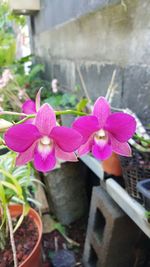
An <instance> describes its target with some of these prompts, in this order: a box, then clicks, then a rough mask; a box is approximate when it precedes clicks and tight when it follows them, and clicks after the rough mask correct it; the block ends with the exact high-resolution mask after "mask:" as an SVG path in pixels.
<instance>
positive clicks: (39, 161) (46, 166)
mask: <svg viewBox="0 0 150 267" xmlns="http://www.w3.org/2000/svg"><path fill="white" fill-rule="evenodd" d="M55 164H56V158H55V154H54V150H52V151H51V152H50V153H49V154H47V155H45V154H42V153H41V152H39V151H38V147H36V148H35V153H34V166H35V168H36V170H38V171H40V172H48V171H50V170H52V169H53V168H54V167H55Z"/></svg>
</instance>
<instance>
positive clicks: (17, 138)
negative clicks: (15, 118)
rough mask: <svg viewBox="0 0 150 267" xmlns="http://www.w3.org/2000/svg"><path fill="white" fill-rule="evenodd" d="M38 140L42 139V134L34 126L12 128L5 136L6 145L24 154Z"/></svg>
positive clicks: (21, 125) (26, 125)
mask: <svg viewBox="0 0 150 267" xmlns="http://www.w3.org/2000/svg"><path fill="white" fill-rule="evenodd" d="M38 138H40V133H39V131H38V129H37V128H36V126H34V125H32V124H19V125H15V126H12V127H11V128H9V130H8V131H7V132H6V133H5V136H4V139H5V143H6V145H7V146H8V147H9V148H10V149H12V150H14V151H16V152H24V151H25V150H27V149H28V148H29V147H30V146H31V145H32V144H33V143H34V142H35V141H36V140H37V139H38Z"/></svg>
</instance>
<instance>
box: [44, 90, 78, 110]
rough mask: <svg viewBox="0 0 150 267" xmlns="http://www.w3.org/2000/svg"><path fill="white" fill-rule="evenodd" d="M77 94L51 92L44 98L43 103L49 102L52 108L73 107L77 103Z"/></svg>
mask: <svg viewBox="0 0 150 267" xmlns="http://www.w3.org/2000/svg"><path fill="white" fill-rule="evenodd" d="M77 102H78V101H77V96H76V95H75V94H72V93H64V94H62V93H57V94H52V95H51V96H50V97H49V98H47V99H45V100H44V103H48V104H50V105H51V106H52V107H54V108H59V107H61V108H73V107H75V106H76V104H77Z"/></svg>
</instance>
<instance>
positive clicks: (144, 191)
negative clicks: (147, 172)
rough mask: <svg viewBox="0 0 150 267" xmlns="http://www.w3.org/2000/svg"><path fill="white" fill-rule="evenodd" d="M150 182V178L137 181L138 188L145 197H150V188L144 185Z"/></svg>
mask: <svg viewBox="0 0 150 267" xmlns="http://www.w3.org/2000/svg"><path fill="white" fill-rule="evenodd" d="M148 183H150V179H144V180H142V181H139V182H138V183H137V186H136V187H137V190H138V191H139V192H140V193H141V194H142V195H143V196H145V197H147V198H149V199H150V190H148V189H146V188H145V187H144V185H146V184H148Z"/></svg>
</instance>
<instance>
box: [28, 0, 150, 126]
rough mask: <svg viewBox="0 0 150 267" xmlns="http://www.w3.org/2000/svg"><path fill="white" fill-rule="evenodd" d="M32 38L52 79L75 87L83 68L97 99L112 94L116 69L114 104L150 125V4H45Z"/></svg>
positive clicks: (100, 0) (71, 0)
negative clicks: (79, 72)
mask: <svg viewBox="0 0 150 267" xmlns="http://www.w3.org/2000/svg"><path fill="white" fill-rule="evenodd" d="M32 33H33V43H34V53H35V54H36V55H37V56H38V60H39V61H40V62H42V63H44V64H45V66H46V73H45V76H46V78H47V79H49V80H50V79H52V78H54V77H56V78H58V80H59V81H60V82H61V83H62V84H63V85H66V86H67V87H69V88H74V87H75V85H76V84H80V79H79V75H78V71H77V67H78V68H80V71H81V73H82V76H83V79H84V81H85V84H86V87H87V90H88V92H89V95H90V97H91V98H92V99H93V100H95V99H96V98H97V97H98V96H99V95H105V94H106V91H107V87H108V85H109V82H110V80H111V76H112V73H113V70H114V69H116V70H117V75H116V83H117V84H118V87H117V91H116V94H115V95H114V98H113V105H115V106H118V107H129V108H131V109H132V110H133V111H134V112H136V113H137V114H138V115H139V117H140V118H141V119H143V120H144V122H145V123H147V122H150V119H149V117H150V116H149V113H150V1H149V0H124V1H123V0H122V1H120V0H119V1H117V0H109V1H108V0H61V1H60V0H59V1H58V0H51V1H50V0H43V1H42V3H41V11H40V12H39V13H38V14H37V15H36V16H35V17H33V18H32ZM83 94H84V93H83Z"/></svg>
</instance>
